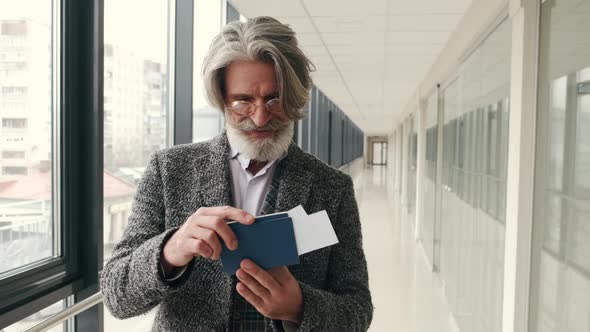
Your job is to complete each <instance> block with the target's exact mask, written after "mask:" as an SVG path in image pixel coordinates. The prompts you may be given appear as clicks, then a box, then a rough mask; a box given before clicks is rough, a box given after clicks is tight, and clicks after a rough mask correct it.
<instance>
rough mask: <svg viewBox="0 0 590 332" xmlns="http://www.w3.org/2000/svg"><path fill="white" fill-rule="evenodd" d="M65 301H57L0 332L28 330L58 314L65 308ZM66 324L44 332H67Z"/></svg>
mask: <svg viewBox="0 0 590 332" xmlns="http://www.w3.org/2000/svg"><path fill="white" fill-rule="evenodd" d="M66 301H67V300H61V301H58V302H56V303H54V304H52V305H50V306H48V307H47V308H44V309H42V310H39V311H38V312H36V313H34V314H32V315H30V316H29V317H27V318H25V319H22V320H20V321H19V322H17V323H14V324H12V325H10V326H7V327H5V328H3V329H2V330H0V331H2V332H20V331H23V330H25V329H27V328H30V327H32V326H34V325H36V324H38V323H40V322H42V321H44V320H46V319H48V318H49V317H51V316H53V315H55V314H57V313H58V312H60V311H62V310H64V309H66V308H67V306H66ZM67 324H68V322H67V321H66V322H63V323H62V324H58V325H57V326H54V327H52V328H50V329H48V330H45V331H46V332H65V331H68V330H67V327H66V326H67Z"/></svg>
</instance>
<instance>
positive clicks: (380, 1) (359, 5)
mask: <svg viewBox="0 0 590 332" xmlns="http://www.w3.org/2000/svg"><path fill="white" fill-rule="evenodd" d="M387 1H388V0H363V1H333V0H332V1H318V0H303V3H304V5H305V6H306V7H307V9H308V11H309V14H310V15H311V16H330V17H333V16H367V15H385V14H386V10H387Z"/></svg>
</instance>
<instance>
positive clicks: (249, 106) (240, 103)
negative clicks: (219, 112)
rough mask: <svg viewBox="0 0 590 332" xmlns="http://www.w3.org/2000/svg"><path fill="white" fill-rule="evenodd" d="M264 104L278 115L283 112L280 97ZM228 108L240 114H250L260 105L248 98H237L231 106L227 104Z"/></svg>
mask: <svg viewBox="0 0 590 332" xmlns="http://www.w3.org/2000/svg"><path fill="white" fill-rule="evenodd" d="M264 105H265V106H266V109H267V110H268V111H269V112H270V113H274V114H276V115H280V114H282V113H283V108H282V107H281V101H280V100H279V98H273V99H271V100H269V101H267V102H266V103H265V104H264ZM226 109H228V110H230V111H232V112H234V113H236V114H238V115H240V116H250V115H252V114H254V112H256V109H258V105H257V104H255V103H252V102H249V101H246V100H236V101H232V103H231V105H230V106H226Z"/></svg>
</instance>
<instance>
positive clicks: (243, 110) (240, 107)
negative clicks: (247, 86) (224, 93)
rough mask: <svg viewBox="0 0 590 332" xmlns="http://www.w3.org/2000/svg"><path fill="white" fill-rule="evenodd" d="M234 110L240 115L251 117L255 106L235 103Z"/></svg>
mask: <svg viewBox="0 0 590 332" xmlns="http://www.w3.org/2000/svg"><path fill="white" fill-rule="evenodd" d="M232 110H233V111H234V112H236V113H238V114H240V115H249V114H250V113H252V111H253V110H254V105H252V104H251V103H249V102H245V101H235V102H233V103H232Z"/></svg>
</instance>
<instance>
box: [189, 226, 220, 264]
mask: <svg viewBox="0 0 590 332" xmlns="http://www.w3.org/2000/svg"><path fill="white" fill-rule="evenodd" d="M193 236H194V238H196V239H197V240H200V241H203V242H205V243H206V244H207V246H208V247H209V248H210V249H212V252H211V254H210V256H209V257H210V258H212V259H219V256H221V250H222V247H221V242H219V238H218V237H217V233H216V232H215V231H213V230H211V229H208V228H204V227H197V228H196V230H195V234H194V235H193Z"/></svg>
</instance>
